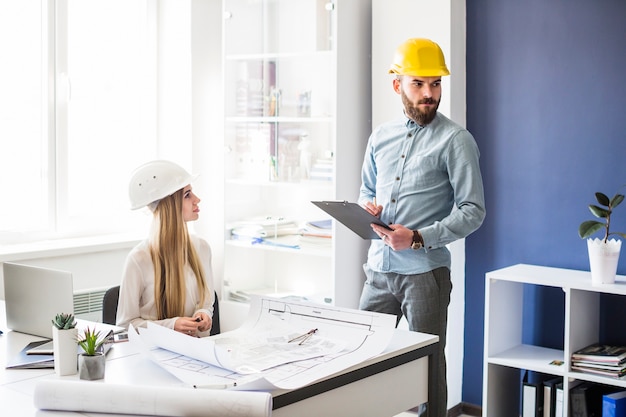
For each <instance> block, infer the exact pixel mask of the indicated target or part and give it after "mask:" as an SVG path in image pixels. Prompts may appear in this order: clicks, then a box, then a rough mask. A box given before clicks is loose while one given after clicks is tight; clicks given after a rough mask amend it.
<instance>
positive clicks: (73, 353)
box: [52, 326, 78, 376]
mask: <svg viewBox="0 0 626 417" xmlns="http://www.w3.org/2000/svg"><path fill="white" fill-rule="evenodd" d="M77 337H78V330H77V329H76V328H73V329H66V330H60V329H58V328H57V327H56V326H52V349H53V353H54V371H55V372H56V374H57V375H59V376H65V375H75V374H76V373H77V372H78V356H77V355H78V339H77Z"/></svg>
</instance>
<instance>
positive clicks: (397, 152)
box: [359, 38, 485, 417]
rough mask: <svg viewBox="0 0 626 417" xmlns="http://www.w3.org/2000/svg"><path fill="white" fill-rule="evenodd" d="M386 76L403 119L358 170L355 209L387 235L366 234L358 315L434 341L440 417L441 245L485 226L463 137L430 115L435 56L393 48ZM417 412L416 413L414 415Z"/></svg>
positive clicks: (430, 46)
mask: <svg viewBox="0 0 626 417" xmlns="http://www.w3.org/2000/svg"><path fill="white" fill-rule="evenodd" d="M389 73H392V74H395V77H394V79H393V81H392V82H393V89H394V91H395V92H396V93H398V94H399V95H400V97H401V99H402V103H403V105H404V115H403V117H401V118H400V119H398V120H394V121H390V122H387V123H384V124H382V125H381V126H379V127H377V128H376V129H374V131H373V132H372V134H371V136H370V138H369V141H368V144H367V148H366V151H365V157H364V160H363V168H362V172H361V179H362V184H361V189H360V196H359V202H360V204H361V205H363V207H364V208H365V209H366V210H367V211H369V212H370V213H372V214H373V215H375V216H379V217H380V219H381V220H383V221H384V222H385V223H386V224H389V226H390V227H391V229H392V230H388V229H385V228H384V227H381V226H378V225H375V224H372V228H373V229H374V230H375V231H376V233H377V234H378V236H380V238H381V239H380V240H378V239H376V240H372V243H371V245H370V248H369V251H368V258H367V263H366V264H365V265H364V271H365V275H366V282H365V285H364V286H363V292H362V294H361V300H360V306H359V307H360V308H361V309H363V310H370V311H378V312H383V313H389V314H394V315H396V317H397V319H398V321H400V319H401V318H402V315H404V316H405V317H406V319H407V321H408V323H409V328H410V330H413V331H418V332H424V333H431V334H436V335H438V336H439V342H440V352H439V358H440V361H439V378H440V379H439V387H438V388H439V389H438V391H439V392H438V394H439V401H438V406H437V409H438V412H437V415H434V414H433V413H429V417H440V416H442V417H443V416H446V414H447V384H446V361H445V356H444V348H445V344H446V327H447V321H448V304H449V303H450V293H451V291H452V282H451V280H450V263H451V260H450V253H449V251H448V249H447V248H446V246H445V245H447V244H449V243H451V242H454V241H455V240H457V239H462V238H465V237H466V236H468V235H469V234H470V233H472V232H473V231H475V230H476V229H478V228H479V227H480V225H481V224H482V222H483V219H484V217H485V202H484V195H483V184H482V177H481V173H480V167H479V151H478V146H477V145H476V142H475V140H474V138H473V136H472V135H471V133H469V132H468V131H467V130H466V129H465V128H463V127H461V126H459V125H457V124H456V123H454V122H453V121H451V120H450V119H448V118H446V117H445V116H443V115H442V114H441V113H439V112H438V111H437V109H438V107H439V101H440V99H441V77H442V76H445V75H449V74H450V72H449V71H448V68H447V67H446V63H445V60H444V56H443V52H442V51H441V48H440V47H439V45H437V44H436V43H434V42H432V41H430V40H428V39H418V38H412V39H408V40H407V41H406V42H404V43H403V44H402V45H400V46H399V47H398V49H397V50H396V53H395V57H394V61H393V64H392V66H391V69H390V70H389ZM422 408H423V407H422Z"/></svg>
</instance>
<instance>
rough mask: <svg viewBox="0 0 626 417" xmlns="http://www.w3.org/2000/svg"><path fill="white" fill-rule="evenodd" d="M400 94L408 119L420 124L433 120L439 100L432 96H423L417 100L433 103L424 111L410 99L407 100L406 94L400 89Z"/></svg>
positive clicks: (419, 102) (423, 124)
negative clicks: (423, 97)
mask: <svg viewBox="0 0 626 417" xmlns="http://www.w3.org/2000/svg"><path fill="white" fill-rule="evenodd" d="M401 95H402V104H404V111H405V113H406V115H407V117H408V118H409V119H411V120H413V121H414V122H415V123H417V124H418V125H420V126H426V125H427V124H429V123H430V122H432V121H433V119H434V118H435V116H436V115H437V109H438V108H439V101H436V100H434V99H432V98H425V99H423V100H420V101H418V104H434V106H429V107H427V108H426V111H422V110H420V108H419V107H417V106H416V105H414V104H413V103H412V102H411V100H409V98H408V97H407V96H406V94H404V91H401Z"/></svg>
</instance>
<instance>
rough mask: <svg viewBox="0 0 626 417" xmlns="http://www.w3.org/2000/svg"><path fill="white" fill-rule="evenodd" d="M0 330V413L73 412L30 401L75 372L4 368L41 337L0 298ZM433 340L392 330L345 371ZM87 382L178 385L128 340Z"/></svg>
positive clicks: (392, 356) (433, 340) (424, 345)
mask: <svg viewBox="0 0 626 417" xmlns="http://www.w3.org/2000/svg"><path fill="white" fill-rule="evenodd" d="M0 330H2V331H3V332H4V334H3V335H0V411H3V412H2V414H3V415H4V414H5V413H4V411H5V410H7V411H8V410H10V411H11V415H19V416H37V417H43V416H76V415H77V414H76V413H72V412H53V411H43V410H37V408H36V407H35V406H34V403H33V394H34V391H35V386H36V385H37V382H38V381H41V380H43V379H54V378H58V379H62V380H77V379H78V375H73V376H66V377H58V376H56V374H55V373H54V370H53V369H5V367H6V363H7V359H8V358H12V357H13V356H15V355H17V354H18V353H19V352H20V350H22V349H23V348H24V347H25V346H26V345H27V344H28V343H30V342H32V341H36V340H43V339H41V338H38V337H35V336H30V335H26V334H22V333H19V332H13V331H10V330H8V329H7V328H6V321H5V315H4V301H3V300H0ZM437 340H438V338H437V336H432V335H428V334H423V333H416V332H409V331H404V330H396V332H395V333H394V336H393V338H392V340H391V343H390V345H389V346H388V348H387V349H386V350H385V351H384V352H383V353H382V354H380V355H378V356H376V357H375V358H372V359H370V360H367V361H365V362H364V363H363V364H361V365H359V366H354V367H352V368H349V369H348V370H346V371H345V372H349V371H351V370H354V369H358V368H363V367H366V366H369V365H370V364H374V363H378V362H383V361H385V360H387V359H390V358H394V357H397V356H400V355H402V354H405V353H408V352H411V351H416V350H418V349H420V348H423V347H427V346H430V345H432V344H435V343H436V342H437ZM131 369H132V371H131ZM333 376H334V375H333ZM333 376H330V377H329V378H332V377H333ZM86 383H87V382H86ZM88 383H95V384H97V383H112V384H129V385H155V386H164V385H167V386H182V383H181V382H180V381H179V380H178V379H176V378H175V377H174V376H173V375H172V374H170V373H169V372H167V371H165V370H164V369H162V368H160V367H159V366H158V365H156V364H154V363H152V362H151V361H150V360H149V359H147V358H145V357H143V356H141V355H139V354H137V352H136V351H135V349H134V347H133V346H132V345H131V344H130V343H125V342H124V343H117V344H115V345H114V346H113V347H112V349H111V350H110V351H109V353H108V355H107V369H106V374H105V380H104V381H93V382H88ZM283 393H285V391H284V390H283V391H276V392H272V395H273V396H275V397H276V396H278V395H281V394H283ZM82 415H85V414H82ZM87 415H91V414H87ZM93 415H94V416H97V415H101V414H93Z"/></svg>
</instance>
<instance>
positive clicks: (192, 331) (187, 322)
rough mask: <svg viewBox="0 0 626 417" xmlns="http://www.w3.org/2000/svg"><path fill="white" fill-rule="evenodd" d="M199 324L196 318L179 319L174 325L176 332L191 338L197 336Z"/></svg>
mask: <svg viewBox="0 0 626 417" xmlns="http://www.w3.org/2000/svg"><path fill="white" fill-rule="evenodd" d="M199 324H200V322H199V321H196V318H195V317H179V318H178V319H177V320H176V323H174V330H176V331H177V332H181V333H184V334H187V335H189V336H197V334H198V327H199Z"/></svg>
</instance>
